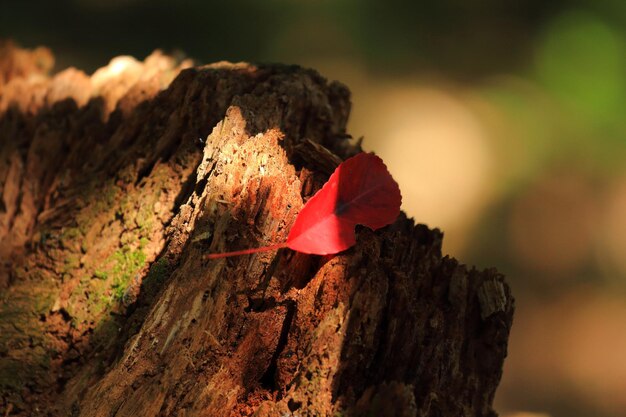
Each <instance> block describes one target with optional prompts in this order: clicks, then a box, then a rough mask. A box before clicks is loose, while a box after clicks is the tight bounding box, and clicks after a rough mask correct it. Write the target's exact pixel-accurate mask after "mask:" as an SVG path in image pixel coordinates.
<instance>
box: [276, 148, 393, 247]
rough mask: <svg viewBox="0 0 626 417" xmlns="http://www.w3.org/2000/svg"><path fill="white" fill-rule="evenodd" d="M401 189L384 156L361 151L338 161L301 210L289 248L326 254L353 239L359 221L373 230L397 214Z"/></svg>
mask: <svg viewBox="0 0 626 417" xmlns="http://www.w3.org/2000/svg"><path fill="white" fill-rule="evenodd" d="M401 202H402V196H401V195H400V188H399V187H398V184H397V183H396V182H395V181H394V179H393V178H392V177H391V174H389V171H387V167H386V166H385V164H384V163H383V161H382V159H380V158H379V157H378V156H376V155H374V154H371V153H360V154H358V155H356V156H354V157H352V158H350V159H348V160H346V161H345V162H343V163H342V164H340V165H339V166H338V167H337V169H336V170H335V172H333V174H332V175H331V176H330V178H329V179H328V182H326V184H324V187H322V189H321V190H320V191H319V192H318V193H317V194H315V195H314V196H313V197H312V198H311V199H310V200H309V201H308V202H307V204H306V205H305V206H304V207H303V208H302V210H301V211H300V213H299V214H298V217H297V218H296V222H295V224H294V225H293V227H292V228H291V232H289V237H287V247H289V248H291V249H293V250H297V251H299V252H304V253H310V254H316V255H328V254H333V253H337V252H341V251H342V250H345V249H348V248H349V247H351V246H352V245H354V244H355V243H356V239H355V234H354V228H355V226H356V225H357V224H361V225H364V226H367V227H369V228H370V229H372V230H376V229H380V228H381V227H383V226H386V225H388V224H391V223H393V222H394V221H395V220H396V218H397V217H398V214H399V213H400V204H401Z"/></svg>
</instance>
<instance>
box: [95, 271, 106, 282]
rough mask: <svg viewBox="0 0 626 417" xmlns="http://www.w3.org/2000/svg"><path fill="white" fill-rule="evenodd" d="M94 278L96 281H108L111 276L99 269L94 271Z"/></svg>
mask: <svg viewBox="0 0 626 417" xmlns="http://www.w3.org/2000/svg"><path fill="white" fill-rule="evenodd" d="M93 277H94V278H96V279H101V280H106V279H107V278H109V274H108V273H107V272H106V271H103V270H100V269H97V270H96V271H94V273H93Z"/></svg>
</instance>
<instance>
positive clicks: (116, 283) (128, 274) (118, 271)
mask: <svg viewBox="0 0 626 417" xmlns="http://www.w3.org/2000/svg"><path fill="white" fill-rule="evenodd" d="M113 261H114V266H113V268H112V270H111V275H112V278H113V282H112V284H111V289H112V290H113V297H114V299H115V300H118V301H119V300H121V299H122V297H123V296H124V292H125V291H126V288H127V287H128V284H129V283H130V280H131V278H132V277H133V276H134V275H135V274H136V273H137V272H138V271H139V269H141V268H142V267H143V266H144V265H145V263H146V254H145V253H144V252H143V250H142V249H139V250H134V251H133V250H130V249H128V247H124V248H122V249H118V250H117V251H115V253H114V254H113Z"/></svg>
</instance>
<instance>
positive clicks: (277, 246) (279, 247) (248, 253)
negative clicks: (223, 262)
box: [206, 242, 287, 259]
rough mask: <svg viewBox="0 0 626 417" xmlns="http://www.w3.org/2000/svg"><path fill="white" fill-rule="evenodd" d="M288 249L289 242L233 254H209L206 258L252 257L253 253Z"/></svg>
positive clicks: (238, 251)
mask: <svg viewBox="0 0 626 417" xmlns="http://www.w3.org/2000/svg"><path fill="white" fill-rule="evenodd" d="M286 247H287V242H283V243H278V244H276V245H270V246H263V247H260V248H254V249H243V250H236V251H232V252H223V253H209V254H208V255H206V258H207V259H219V258H228V257H230V256H240V255H250V254H252V253H258V252H269V251H271V250H276V249H281V248H286Z"/></svg>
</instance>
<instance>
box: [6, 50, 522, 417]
mask: <svg viewBox="0 0 626 417" xmlns="http://www.w3.org/2000/svg"><path fill="white" fill-rule="evenodd" d="M15 54H21V55H20V56H21V58H20V60H21V61H22V62H26V64H24V65H23V67H24V68H33V65H32V62H30V63H28V59H29V58H28V57H30V59H35V54H30V55H29V54H28V53H27V52H25V51H22V50H18V49H16V48H15V47H13V46H11V45H5V46H4V49H3V52H2V53H1V54H0V57H3V61H0V73H2V74H9V75H5V76H4V78H3V79H1V80H0V89H1V90H0V92H1V94H0V138H1V143H0V196H1V197H2V199H1V201H2V207H0V209H1V210H0V238H1V242H2V243H1V244H0V256H1V257H2V258H1V259H2V269H1V270H0V288H1V289H0V297H1V298H0V392H1V398H2V403H0V407H1V408H2V411H3V413H5V414H6V415H53V416H57V415H58V416H65V415H73V416H113V415H115V416H137V415H141V416H173V415H178V416H196V415H197V416H228V415H230V416H250V415H255V416H268V417H269V416H282V415H286V416H287V415H297V416H339V415H346V416H370V415H374V416H443V417H448V416H449V417H458V416H493V415H495V413H494V411H493V410H492V406H491V404H492V400H493V395H494V392H495V389H496V387H497V385H498V382H499V380H500V376H501V372H502V363H503V360H504V357H505V356H506V345H507V338H508V332H509V329H510V325H511V319H512V314H513V298H512V297H511V294H510V290H509V288H508V286H507V285H506V283H505V282H504V280H503V277H502V276H501V275H499V274H498V273H497V272H496V271H494V270H487V271H482V272H479V271H476V270H468V269H467V268H466V267H464V266H462V265H460V264H459V263H458V262H457V261H455V260H454V259H450V258H448V257H442V255H441V239H442V235H441V233H440V232H439V231H437V230H429V229H428V228H427V227H425V226H423V225H417V226H415V225H414V224H413V221H412V220H410V219H407V218H406V217H404V216H401V218H399V219H398V220H397V221H396V222H395V223H394V224H393V225H391V226H389V227H386V228H384V229H382V230H381V231H379V232H376V233H374V232H371V231H370V230H368V229H365V228H363V229H359V231H358V243H357V245H356V247H354V248H352V249H350V250H348V251H346V252H344V253H341V254H339V255H338V256H335V257H317V256H308V255H303V254H298V253H294V252H291V251H289V250H279V251H277V252H270V253H260V254H257V255H250V256H242V257H238V258H229V259H220V260H210V261H209V260H207V259H206V258H205V257H204V256H203V255H204V254H206V253H208V252H217V251H225V250H236V249H241V248H249V247H256V246H261V245H268V244H273V243H278V242H281V241H284V240H285V238H286V236H287V234H288V231H289V228H290V226H291V224H292V223H293V221H294V219H295V216H296V215H297V213H298V211H299V209H300V208H301V207H302V205H303V199H306V198H308V197H309V196H311V195H312V194H313V193H314V192H315V191H316V190H317V189H319V187H320V186H321V184H322V183H323V182H324V181H325V179H326V178H327V176H328V174H329V173H330V171H332V167H333V166H334V165H335V164H337V163H338V162H339V161H340V160H341V159H344V158H346V157H348V156H350V155H352V154H354V153H356V152H358V151H359V149H358V146H356V145H353V144H351V142H350V141H349V140H348V138H349V137H348V135H347V134H346V131H345V126H346V122H347V118H348V114H349V109H350V102H349V92H348V90H347V89H346V88H345V87H343V86H342V85H340V84H339V83H327V82H326V81H325V80H324V79H323V78H321V77H320V76H319V75H318V74H317V73H315V72H314V71H311V70H305V69H301V68H298V67H287V66H261V67H256V66H252V65H248V64H228V63H220V64H214V65H209V66H204V67H198V68H188V69H184V68H185V67H189V66H190V64H189V63H188V62H182V63H181V62H176V61H174V60H173V59H171V58H169V57H166V56H163V55H161V54H158V53H156V54H153V55H152V56H150V57H148V58H147V59H146V61H145V62H143V63H140V62H137V61H134V60H132V59H130V58H118V59H117V61H114V62H112V63H111V64H110V65H109V66H108V67H106V68H104V69H101V70H99V71H98V72H96V73H95V74H94V75H93V76H91V77H89V76H87V75H85V74H84V73H82V72H80V71H78V70H74V69H70V70H66V71H64V72H62V73H60V74H57V75H55V76H53V77H49V76H47V75H42V74H41V71H40V73H39V74H38V75H36V76H30V75H29V74H31V75H32V74H33V71H32V70H28V69H27V70H23V71H22V70H20V71H16V70H15V69H12V70H11V71H8V70H4V67H3V65H5V64H3V62H8V60H7V58H6V57H7V56H15ZM39 54H41V51H40V52H39ZM11 62H12V63H11V65H12V66H13V67H12V68H14V67H15V59H13V60H12V61H11ZM34 67H35V68H41V67H37V66H36V65H35V66H34ZM44 73H45V71H44ZM0 415H2V413H0Z"/></svg>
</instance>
